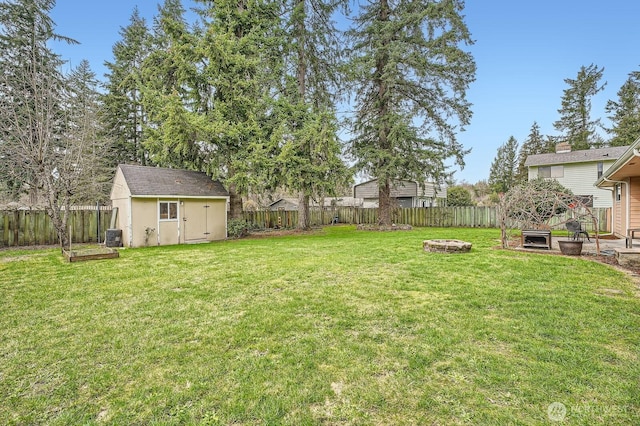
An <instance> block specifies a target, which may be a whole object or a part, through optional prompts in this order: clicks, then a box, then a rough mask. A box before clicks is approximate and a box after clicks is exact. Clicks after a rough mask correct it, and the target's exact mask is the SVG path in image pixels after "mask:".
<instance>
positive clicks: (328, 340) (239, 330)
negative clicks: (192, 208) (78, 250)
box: [0, 227, 640, 425]
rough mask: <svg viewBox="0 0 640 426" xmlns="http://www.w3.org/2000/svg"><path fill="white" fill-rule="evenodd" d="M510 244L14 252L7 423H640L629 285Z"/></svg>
mask: <svg viewBox="0 0 640 426" xmlns="http://www.w3.org/2000/svg"><path fill="white" fill-rule="evenodd" d="M432 238H458V239H463V240H466V241H470V242H472V243H473V250H472V252H471V253H468V254H464V255H446V254H435V253H425V252H423V251H422V241H423V240H424V239H432ZM498 238H499V231H498V230H470V229H415V230H414V231H411V232H388V233H376V232H357V231H355V230H354V229H353V228H352V227H331V228H325V229H324V230H323V231H318V232H316V233H314V234H312V235H294V236H287V237H274V238H269V239H253V240H238V241H225V242H219V243H212V244H206V245H196V246H174V247H155V248H147V249H132V250H131V249H130V250H122V251H121V257H120V258H119V259H113V260H103V261H94V262H80V263H73V264H69V263H65V262H64V259H63V257H62V256H61V255H60V254H59V252H58V251H57V250H48V251H35V252H34V251H4V252H0V300H1V301H2V302H1V303H0V329H2V333H1V334H0V424H53V425H66V424H118V425H121V424H154V425H165V424H167V425H173V424H214V425H215V424H243V425H253V424H290V425H304V424H353V425H357V424H363V425H364V424H366V425H369V424H376V425H380V424H388V425H397V424H434V425H452V424H454V425H455V424H478V425H488V424H501V425H503V424H504V425H506V424H523V425H538V424H548V423H550V418H549V416H548V413H547V409H548V407H549V405H550V404H551V403H553V402H560V403H562V404H564V406H565V407H566V417H565V418H564V423H563V424H582V425H593V424H609V425H612V424H639V423H640V408H639V407H640V382H639V378H640V362H639V361H640V360H639V359H638V358H639V355H640V333H639V330H640V299H639V298H638V293H637V287H636V286H635V284H634V283H632V282H631V281H630V280H629V278H628V277H627V276H626V275H624V274H623V273H621V272H619V271H617V270H614V269H612V268H610V267H608V266H606V265H602V264H598V263H594V262H590V261H587V260H583V259H577V258H567V257H562V256H553V255H545V254H531V253H524V252H516V251H502V250H496V249H495V248H494V247H496V246H498V245H499V241H498Z"/></svg>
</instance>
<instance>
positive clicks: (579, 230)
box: [565, 219, 591, 242]
mask: <svg viewBox="0 0 640 426" xmlns="http://www.w3.org/2000/svg"><path fill="white" fill-rule="evenodd" d="M565 226H566V227H567V231H569V235H570V237H571V239H572V240H574V241H578V240H581V239H583V238H582V235H584V236H585V237H587V241H589V242H591V240H590V239H589V233H588V232H587V231H585V230H584V228H583V227H582V224H581V223H580V222H579V221H577V220H575V219H571V220H569V221H567V223H566V224H565Z"/></svg>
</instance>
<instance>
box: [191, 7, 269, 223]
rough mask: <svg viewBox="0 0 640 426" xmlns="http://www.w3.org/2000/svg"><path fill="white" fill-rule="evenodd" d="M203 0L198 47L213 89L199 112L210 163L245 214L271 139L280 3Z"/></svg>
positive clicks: (235, 208) (237, 211)
mask: <svg viewBox="0 0 640 426" xmlns="http://www.w3.org/2000/svg"><path fill="white" fill-rule="evenodd" d="M198 1H199V2H201V3H205V7H204V8H203V10H202V11H201V13H202V16H203V17H204V18H205V20H206V21H207V22H206V25H207V26H206V32H205V34H204V37H202V39H201V40H200V43H199V45H198V46H197V49H198V52H199V54H200V55H201V58H202V59H201V63H202V64H204V65H203V69H202V72H203V78H204V79H205V81H206V82H207V83H208V84H209V85H210V87H211V88H212V92H211V96H210V97H209V99H208V100H207V109H206V110H205V111H204V113H201V112H198V113H197V120H198V122H199V124H201V125H202V129H203V134H202V136H203V142H202V146H203V148H202V149H203V151H204V152H206V153H207V158H206V161H205V166H206V171H207V172H208V173H209V174H210V175H212V176H213V177H214V178H220V179H221V180H222V181H223V182H225V183H226V186H227V189H228V191H229V197H230V215H231V217H232V218H239V217H240V216H241V215H242V195H245V194H247V193H248V191H249V189H250V187H251V185H252V183H253V181H252V179H253V177H254V176H255V173H254V167H255V166H256V165H255V163H254V160H255V158H256V156H255V155H253V154H252V152H253V151H255V150H258V151H259V150H260V149H262V148H263V147H264V145H265V143H266V138H267V135H266V134H265V132H266V131H267V129H265V128H264V125H265V123H266V116H267V113H268V109H269V108H268V106H269V98H270V96H271V95H272V91H271V89H272V80H273V78H274V77H273V75H272V72H271V71H273V69H272V68H271V67H270V66H271V65H272V64H273V63H274V58H275V57H276V56H277V55H276V53H277V44H276V37H275V35H276V34H275V32H276V31H277V30H278V28H279V23H280V22H279V17H278V9H277V7H278V5H277V4H276V3H274V2H268V1H265V0H256V1H246V0H220V1H216V2H215V3H214V2H211V1H205V0H198Z"/></svg>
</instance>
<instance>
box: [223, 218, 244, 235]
mask: <svg viewBox="0 0 640 426" xmlns="http://www.w3.org/2000/svg"><path fill="white" fill-rule="evenodd" d="M227 235H228V236H229V238H234V239H236V238H242V237H246V236H247V235H249V224H248V223H247V221H246V220H244V219H230V220H229V221H228V222H227Z"/></svg>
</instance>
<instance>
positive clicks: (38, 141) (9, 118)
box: [0, 0, 103, 248]
mask: <svg viewBox="0 0 640 426" xmlns="http://www.w3.org/2000/svg"><path fill="white" fill-rule="evenodd" d="M53 4H54V3H53V2H52V1H49V0H21V1H17V2H15V3H2V4H0V24H1V27H0V28H1V29H2V31H0V47H1V48H2V49H1V50H0V144H1V148H2V149H1V151H0V152H1V153H2V154H1V155H0V180H4V181H5V182H7V181H8V182H13V183H14V184H15V186H16V187H18V188H21V189H23V190H28V191H29V192H30V193H31V194H32V200H33V201H39V202H43V203H44V205H45V208H46V211H47V213H48V214H49V216H50V217H51V221H52V224H53V225H54V227H55V229H56V231H57V233H58V238H59V242H60V245H61V247H62V248H64V247H67V246H68V245H69V233H68V229H67V224H68V217H69V210H70V207H71V203H72V201H74V199H75V198H76V197H78V196H79V195H80V194H81V193H84V191H85V190H86V189H87V188H90V187H91V186H90V185H88V184H87V182H88V180H90V179H87V178H86V176H87V174H90V173H91V172H92V171H93V170H94V168H93V165H94V164H95V163H94V161H95V159H96V158H99V157H100V156H103V154H102V152H100V150H98V149H96V147H97V146H98V145H97V144H96V141H97V138H96V135H97V133H96V132H94V130H95V125H96V123H97V120H95V119H93V118H91V119H90V117H91V116H93V115H94V114H95V110H96V106H95V104H94V103H92V102H93V101H95V99H96V97H94V96H93V95H89V92H85V91H83V89H80V88H81V87H86V88H91V87H93V89H95V84H94V83H93V82H92V77H91V76H92V75H93V74H92V73H91V72H90V70H88V64H87V63H83V65H82V66H81V67H80V68H79V69H78V70H76V71H74V72H72V73H71V74H70V75H69V76H68V77H65V76H64V75H63V74H62V73H61V72H60V71H59V69H60V67H61V66H62V64H63V61H62V60H61V59H60V57H59V56H58V55H56V54H55V53H53V52H52V51H51V50H50V48H49V47H48V42H49V41H51V40H55V39H63V40H67V41H72V40H68V39H65V38H64V37H61V36H58V35H56V34H55V33H54V32H53V26H54V24H53V22H52V21H51V19H50V18H49V16H48V12H49V10H50V9H51V8H52V7H53ZM93 80H94V81H95V78H93ZM82 81H84V83H86V84H84V83H83V84H84V86H83V84H80V82H82ZM89 123H92V124H89Z"/></svg>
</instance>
